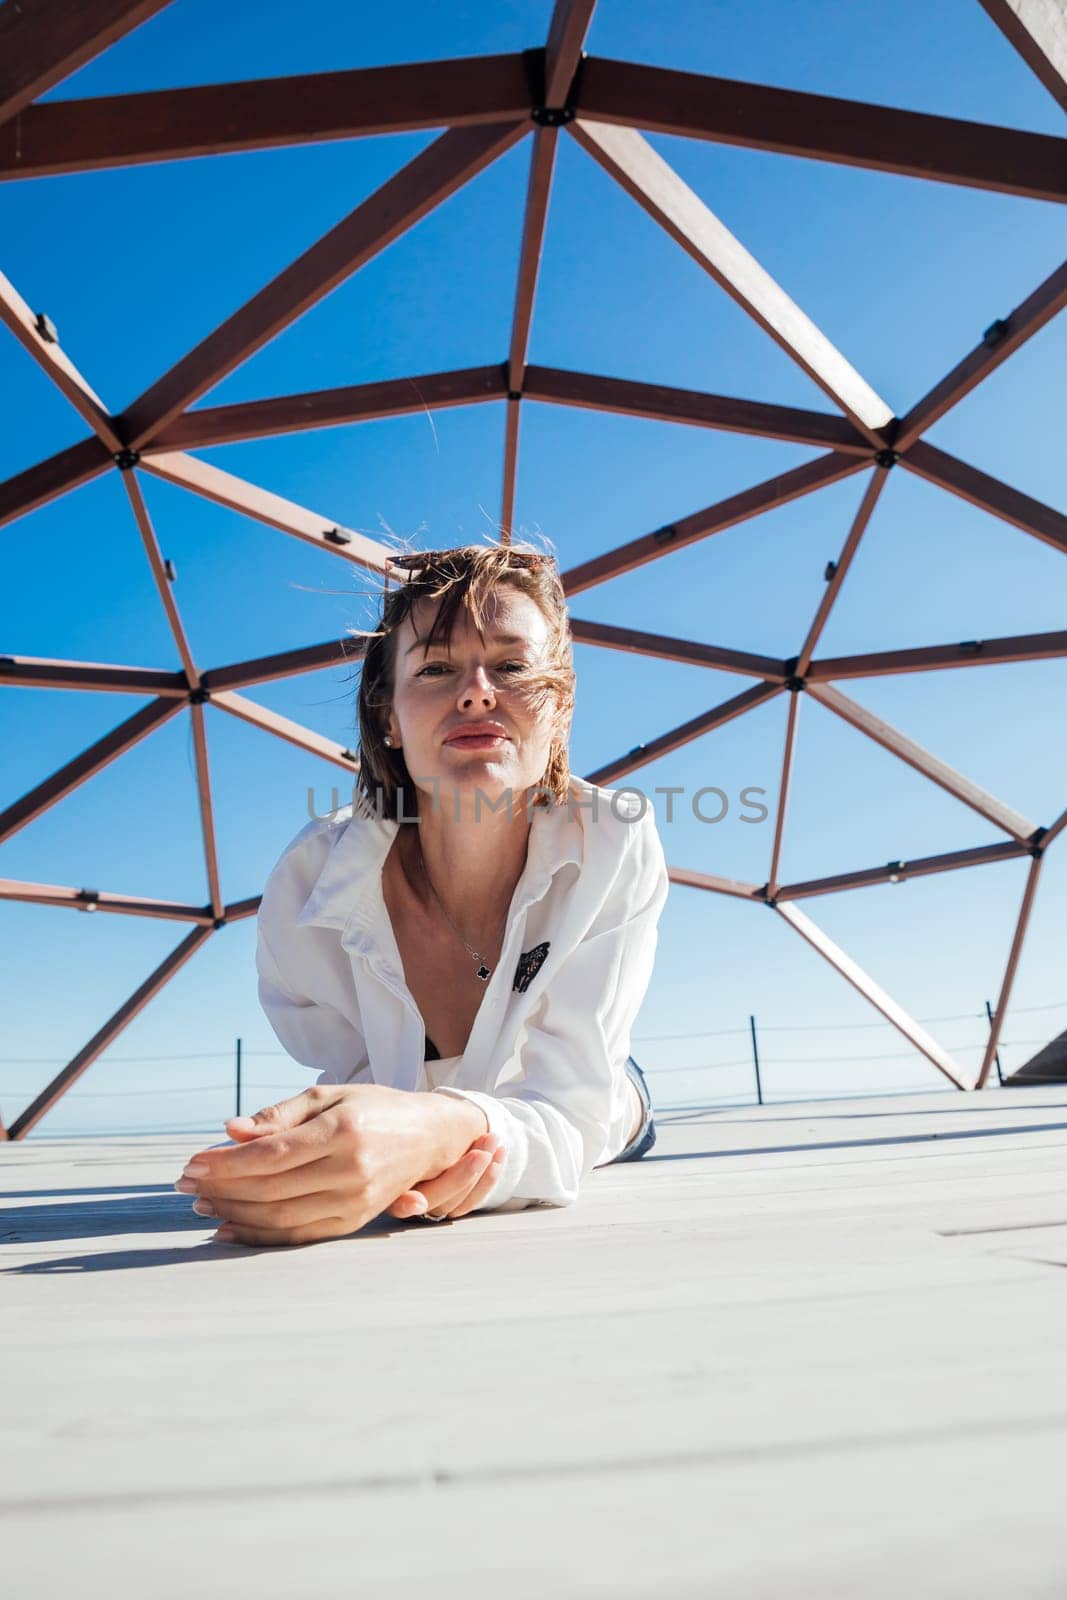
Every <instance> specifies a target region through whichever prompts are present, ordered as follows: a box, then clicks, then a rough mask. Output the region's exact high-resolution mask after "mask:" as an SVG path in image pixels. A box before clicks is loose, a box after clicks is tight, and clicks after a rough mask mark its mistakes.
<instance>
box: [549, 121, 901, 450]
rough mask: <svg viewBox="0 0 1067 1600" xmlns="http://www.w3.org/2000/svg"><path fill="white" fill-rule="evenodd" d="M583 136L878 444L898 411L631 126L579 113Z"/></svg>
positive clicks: (576, 132) (578, 131) (576, 127)
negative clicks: (613, 124)
mask: <svg viewBox="0 0 1067 1600" xmlns="http://www.w3.org/2000/svg"><path fill="white" fill-rule="evenodd" d="M568 129H569V131H570V133H571V134H572V135H573V137H574V138H575V139H577V141H578V143H579V144H580V145H581V146H582V149H583V150H585V151H586V152H587V153H588V154H589V155H591V156H592V157H593V159H594V160H595V161H597V162H599V164H600V165H601V166H602V167H603V168H604V170H605V172H608V173H610V175H611V176H612V177H613V178H614V179H615V181H616V182H617V183H619V184H620V185H621V186H622V188H624V189H625V190H626V192H627V194H629V195H631V196H632V197H633V198H634V199H635V200H636V201H637V203H638V204H639V205H640V206H642V207H643V208H644V209H645V210H646V211H647V212H648V214H649V216H651V217H653V218H654V219H655V221H656V222H658V223H659V225H660V227H661V228H663V229H664V231H665V232H667V233H668V234H670V236H671V238H672V239H673V240H674V241H675V243H676V244H679V245H681V247H682V249H683V250H684V251H685V252H686V254H687V255H689V256H691V257H692V259H693V260H694V261H695V262H696V263H697V265H698V266H700V267H703V269H704V271H705V272H707V273H708V274H709V276H710V277H712V278H714V279H715V281H716V283H718V284H719V285H720V286H721V287H722V288H723V289H725V290H726V293H727V294H728V295H729V296H730V297H731V299H733V300H735V301H736V302H737V304H738V305H739V306H740V307H741V308H742V310H744V311H746V312H747V313H748V315H749V316H750V317H752V318H753V320H754V321H755V322H757V323H758V324H759V326H760V327H761V328H762V329H763V330H764V332H765V333H768V334H769V335H770V336H771V338H772V339H773V340H774V341H775V343H776V344H777V345H779V346H780V347H781V348H782V349H783V350H784V351H785V353H786V355H788V356H790V357H791V359H792V360H794V361H795V362H796V363H797V365H798V366H799V367H800V369H801V370H802V371H803V372H806V373H807V375H808V377H809V378H811V379H812V380H813V381H814V382H815V383H817V384H818V385H819V387H820V389H822V390H823V391H824V392H825V393H826V394H828V395H829V396H830V399H831V400H832V401H833V402H834V404H835V405H836V406H839V407H840V408H841V410H842V411H843V412H844V413H845V415H846V416H847V417H848V418H849V419H850V420H851V421H852V422H853V423H854V425H855V426H856V427H857V428H858V429H859V430H860V432H861V433H862V434H864V435H865V437H866V438H868V439H869V440H870V441H871V442H872V443H873V444H874V445H875V446H876V447H879V448H880V447H883V446H884V445H885V444H886V443H887V438H886V434H885V430H886V429H887V428H888V427H889V424H890V423H891V422H892V420H893V411H892V408H891V407H890V406H888V405H887V404H886V403H885V401H884V400H883V399H881V397H880V396H879V395H877V394H875V392H874V390H873V389H872V388H871V387H870V385H869V384H868V383H866V382H865V381H864V379H863V378H861V377H860V375H859V373H858V372H857V371H856V369H855V368H854V367H853V366H852V365H851V364H850V363H849V362H848V361H846V360H845V357H844V356H843V355H842V354H841V352H840V351H839V350H837V349H835V348H834V346H833V345H832V344H831V343H830V341H829V339H827V337H826V336H825V334H823V333H822V332H821V331H820V330H819V329H818V328H817V327H816V326H815V324H814V322H812V320H811V318H810V317H808V316H806V315H805V314H804V312H803V311H801V309H800V307H799V306H798V305H796V304H795V302H794V301H793V300H791V299H790V298H789V296H788V295H787V294H786V293H785V291H784V289H782V288H781V287H780V286H779V285H778V284H777V283H776V282H775V280H774V279H773V278H772V277H771V275H770V273H769V272H766V271H765V270H764V268H763V267H761V266H760V264H759V262H758V261H757V260H756V259H755V257H754V256H752V255H750V254H749V252H748V251H747V250H746V249H745V247H744V245H743V244H741V242H740V240H739V239H736V238H735V237H734V235H733V234H732V233H731V232H730V230H729V229H728V228H727V227H726V226H725V225H724V224H723V223H722V222H720V221H719V218H718V217H717V216H715V214H714V212H712V211H711V210H710V209H709V208H708V207H707V206H706V205H705V204H704V202H703V200H701V199H700V197H699V196H698V195H696V194H694V192H693V190H692V189H690V188H689V186H688V184H686V183H684V182H683V181H682V179H681V178H680V177H679V176H678V174H677V173H676V172H675V171H674V169H673V167H671V166H670V165H669V163H668V162H666V161H664V159H663V157H662V156H661V155H660V154H659V153H658V151H656V150H654V149H653V148H652V146H651V145H650V144H649V142H648V140H647V139H644V138H642V136H641V134H639V133H637V132H636V131H635V130H634V129H633V128H621V127H611V126H609V125H608V124H607V123H596V122H586V121H585V120H583V119H582V118H578V119H577V120H576V121H575V122H572V123H569V124H568Z"/></svg>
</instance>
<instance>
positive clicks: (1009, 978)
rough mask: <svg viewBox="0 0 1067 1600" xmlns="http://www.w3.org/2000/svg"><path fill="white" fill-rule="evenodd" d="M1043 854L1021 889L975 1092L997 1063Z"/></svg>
mask: <svg viewBox="0 0 1067 1600" xmlns="http://www.w3.org/2000/svg"><path fill="white" fill-rule="evenodd" d="M1044 859H1045V858H1044V854H1043V853H1039V854H1037V855H1035V856H1034V858H1033V860H1032V861H1031V862H1030V870H1029V872H1028V873H1027V874H1026V887H1025V888H1024V889H1023V899H1022V905H1021V906H1020V907H1019V915H1018V918H1017V919H1016V923H1015V932H1014V934H1013V936H1012V941H1011V950H1010V951H1009V952H1008V964H1007V966H1006V967H1005V969H1004V977H1003V980H1002V982H1001V985H1000V993H999V995H998V996H997V1009H996V1011H995V1012H994V1013H993V1022H992V1026H991V1027H990V1029H989V1038H988V1039H987V1040H986V1047H985V1053H984V1054H983V1056H982V1065H981V1067H980V1068H979V1071H978V1082H977V1083H976V1084H975V1088H976V1089H984V1088H985V1086H986V1082H987V1080H988V1078H989V1071H990V1068H991V1067H992V1065H993V1062H994V1060H995V1059H996V1053H997V1044H998V1043H999V1041H1000V1033H1001V1029H1002V1028H1003V1026H1004V1017H1005V1015H1006V1013H1007V1010H1008V1002H1009V1001H1010V1000H1011V991H1012V986H1013V985H1014V983H1015V974H1016V972H1017V971H1018V967H1019V957H1020V956H1021V955H1022V949H1023V940H1024V939H1025V938H1026V930H1027V927H1028V926H1029V923H1030V913H1031V911H1032V910H1033V908H1034V896H1035V894H1036V893H1037V880H1038V878H1039V877H1040V876H1041V868H1042V866H1043V865H1044Z"/></svg>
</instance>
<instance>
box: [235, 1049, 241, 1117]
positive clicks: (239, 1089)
mask: <svg viewBox="0 0 1067 1600" xmlns="http://www.w3.org/2000/svg"><path fill="white" fill-rule="evenodd" d="M234 1065H235V1067H236V1070H237V1111H236V1115H237V1116H240V1115H241V1041H240V1039H238V1041H237V1058H236V1061H235V1063H234Z"/></svg>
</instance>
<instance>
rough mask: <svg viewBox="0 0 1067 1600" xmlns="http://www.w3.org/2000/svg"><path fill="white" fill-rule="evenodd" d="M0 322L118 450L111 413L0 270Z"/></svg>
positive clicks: (107, 444)
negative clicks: (40, 324) (41, 327)
mask: <svg viewBox="0 0 1067 1600" xmlns="http://www.w3.org/2000/svg"><path fill="white" fill-rule="evenodd" d="M0 322H2V323H3V324H4V325H5V327H7V328H8V329H9V330H10V332H11V333H13V334H14V335H15V338H16V339H17V340H18V342H19V344H21V346H22V348H23V349H24V350H25V351H26V352H27V353H28V354H29V356H30V357H31V359H32V360H34V361H36V363H37V365H38V366H39V367H40V369H41V371H42V372H43V373H44V374H45V376H46V377H48V378H51V380H52V382H53V383H54V384H55V386H56V388H57V389H58V390H59V392H60V394H62V395H63V396H64V397H65V398H66V399H67V400H69V401H70V403H71V405H72V406H73V407H74V409H75V410H76V411H77V412H78V414H79V415H80V416H81V418H82V420H83V421H84V422H87V423H88V424H89V426H90V428H92V430H93V432H94V433H95V434H96V435H97V437H98V438H99V439H100V440H101V441H102V443H103V444H104V445H105V447H106V448H107V449H108V450H110V451H116V450H121V449H122V440H121V439H120V438H119V436H118V434H117V433H116V432H115V429H114V426H113V424H112V421H111V415H110V413H109V412H108V409H107V407H106V406H105V404H104V402H103V401H102V400H101V398H100V396H99V395H98V394H96V393H94V391H93V390H92V388H91V387H90V386H89V384H88V383H87V382H86V380H85V378H83V377H82V375H81V373H80V372H79V371H78V369H77V367H76V366H75V365H74V363H73V361H71V359H70V357H69V356H68V355H67V354H66V352H65V351H64V349H63V347H62V345H61V344H60V343H59V341H58V339H53V338H52V337H50V336H46V335H45V333H43V332H42V331H41V329H40V328H39V327H38V325H37V317H36V316H35V314H34V313H33V312H32V311H31V310H30V308H29V306H28V305H27V304H26V302H25V300H24V299H23V298H22V296H21V295H20V294H19V292H18V290H17V289H16V288H15V285H14V284H13V283H11V282H10V281H9V280H8V279H7V278H5V277H4V275H3V273H2V272H0Z"/></svg>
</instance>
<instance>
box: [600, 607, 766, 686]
mask: <svg viewBox="0 0 1067 1600" xmlns="http://www.w3.org/2000/svg"><path fill="white" fill-rule="evenodd" d="M570 629H571V638H572V639H573V640H574V642H575V644H591V645H600V646H602V647H603V648H604V649H607V650H627V651H629V652H630V653H631V654H632V655H639V656H656V657H658V658H659V660H661V661H680V662H683V663H684V664H685V665H686V666H690V667H710V668H713V669H714V670H716V671H719V672H740V673H744V674H745V675H746V676H749V677H753V678H763V679H765V680H766V681H767V682H768V683H777V684H780V685H783V686H784V684H785V678H786V672H785V662H784V661H779V660H778V659H777V658H776V657H774V656H758V655H752V654H750V653H749V651H747V650H728V649H727V648H726V646H725V645H718V644H699V643H698V642H697V641H696V640H695V639H673V638H670V637H669V636H668V635H666V634H662V633H642V632H640V631H639V630H638V629H637V628H616V627H613V626H612V625H611V624H610V623H607V622H587V621H586V620H585V619H584V618H581V617H571V619H570Z"/></svg>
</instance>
